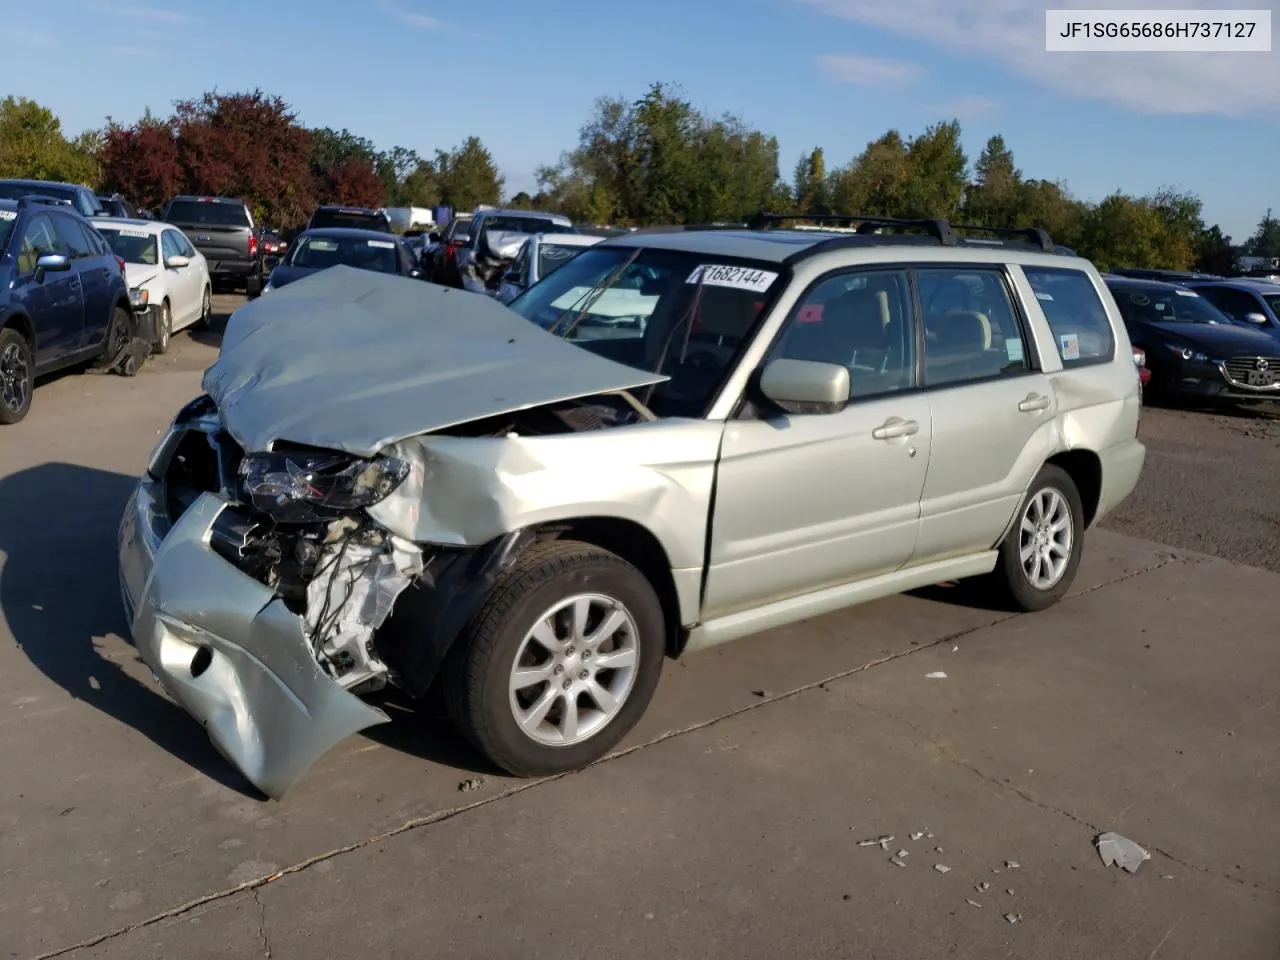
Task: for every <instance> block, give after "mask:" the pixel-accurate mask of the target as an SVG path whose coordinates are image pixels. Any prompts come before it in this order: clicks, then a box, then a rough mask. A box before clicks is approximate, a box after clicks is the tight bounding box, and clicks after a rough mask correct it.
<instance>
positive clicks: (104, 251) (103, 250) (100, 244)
mask: <svg viewBox="0 0 1280 960" xmlns="http://www.w3.org/2000/svg"><path fill="white" fill-rule="evenodd" d="M85 232H86V233H87V234H89V242H90V243H91V244H93V252H94V253H96V254H97V255H98V256H100V257H106V256H110V255H111V247H109V246H108V245H107V241H106V240H104V239H102V234H100V233H99V232H98V231H97V230H94V229H93V228H92V227H91V228H89V229H88V230H86V231H85Z"/></svg>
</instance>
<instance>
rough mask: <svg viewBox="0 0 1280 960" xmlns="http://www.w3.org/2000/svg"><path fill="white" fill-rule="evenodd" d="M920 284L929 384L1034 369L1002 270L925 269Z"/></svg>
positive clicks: (918, 275) (918, 276)
mask: <svg viewBox="0 0 1280 960" xmlns="http://www.w3.org/2000/svg"><path fill="white" fill-rule="evenodd" d="M916 282H917V284H918V285H919V291H920V305H921V308H922V309H923V311H924V333H925V346H924V376H925V386H930V387H938V386H945V385H947V384H956V383H968V382H970V381H974V380H990V379H992V378H995V377H1017V376H1021V375H1022V374H1025V373H1029V372H1031V370H1032V369H1033V367H1032V363H1031V354H1030V352H1029V350H1028V349H1027V337H1026V335H1025V332H1024V330H1023V327H1022V323H1021V322H1020V320H1019V318H1018V311H1017V309H1016V308H1015V307H1014V304H1013V295H1012V293H1011V292H1010V290H1009V285H1008V283H1007V282H1006V280H1005V277H1004V273H1003V271H1001V270H998V269H995V268H993V267H976V268H975V267H937V268H933V267H930V268H922V269H920V270H917V271H916Z"/></svg>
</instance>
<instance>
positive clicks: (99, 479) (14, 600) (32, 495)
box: [0, 336, 1280, 960]
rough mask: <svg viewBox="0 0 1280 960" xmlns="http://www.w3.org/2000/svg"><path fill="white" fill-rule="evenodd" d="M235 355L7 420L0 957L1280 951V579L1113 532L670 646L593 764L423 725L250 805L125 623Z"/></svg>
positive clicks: (160, 365) (400, 728)
mask: <svg viewBox="0 0 1280 960" xmlns="http://www.w3.org/2000/svg"><path fill="white" fill-rule="evenodd" d="M212 356H213V350H212V348H211V347H207V346H202V345H199V344H194V343H190V342H188V341H187V339H186V337H185V336H179V337H178V338H176V340H175V350H174V352H173V353H171V354H170V355H169V356H167V357H164V358H157V360H153V361H152V363H151V364H150V365H149V366H148V368H147V371H146V372H145V373H144V374H143V375H141V376H139V377H137V378H135V379H133V380H125V379H121V378H116V377H100V376H99V377H78V376H67V377H62V378H60V379H58V380H57V381H55V382H54V383H51V384H46V385H43V386H42V387H41V388H40V389H39V390H37V393H36V398H35V407H34V409H33V412H32V415H31V417H29V418H28V420H27V421H26V422H25V423H23V424H21V425H19V426H18V427H15V428H7V429H6V430H5V431H4V432H3V433H0V555H2V556H3V563H2V566H0V609H2V611H3V618H4V624H3V625H0V764H3V769H4V771H5V774H4V776H3V778H0V955H3V956H6V957H14V958H33V957H48V956H53V955H60V956H71V957H76V958H89V957H111V958H116V957H119V958H126V957H128V958H144V957H152V956H155V957H160V956H164V957H166V958H172V957H175V956H178V957H182V958H184V960H195V958H203V957H226V956H237V957H243V956H255V955H262V956H270V957H272V958H275V960H280V958H311V957H329V956H334V955H379V956H386V957H401V956H403V957H415V958H416V957H421V956H424V955H430V956H433V957H467V958H473V957H482V956H496V957H502V956H514V955H517V954H518V955H520V956H525V957H539V956H546V957H588V956H589V957H592V958H607V957H619V958H630V957H650V956H654V955H658V954H665V955H668V956H672V957H686V956H687V957H701V958H711V957H761V958H766V957H769V958H772V957H777V956H780V955H783V954H784V952H790V953H797V954H803V955H805V956H823V957H827V956H833V957H835V956H849V957H869V956H876V957H887V958H896V957H901V958H919V957H934V956H956V957H960V956H972V957H987V956H997V955H998V956H1013V957H1024V956H1025V957H1030V956H1046V957H1048V956H1051V957H1076V956H1081V957H1084V956H1089V957H1091V958H1092V957H1096V956H1099V955H1103V954H1105V955H1107V956H1112V957H1125V958H1127V957H1137V958H1150V957H1160V958H1170V957H1188V958H1192V957H1194V958H1197V960H1201V958H1209V957H1218V956H1221V957H1228V956H1230V957H1232V958H1251V957H1259V958H1262V957H1272V958H1273V957H1275V956H1277V954H1278V953H1280V867H1277V865H1276V860H1275V856H1276V853H1277V852H1278V851H1280V821H1278V819H1277V817H1276V815H1275V799H1274V798H1275V797H1276V795H1277V787H1280V774H1278V773H1277V767H1276V760H1277V749H1276V747H1275V744H1276V742H1277V734H1278V733H1280V719H1278V718H1277V710H1276V704H1277V693H1276V678H1277V677H1280V651H1277V649H1276V644H1275V643H1274V635H1275V631H1274V628H1273V626H1272V623H1273V619H1274V618H1273V616H1272V614H1271V598H1273V597H1274V596H1276V594H1277V592H1280V590H1278V588H1280V576H1277V575H1275V574H1270V573H1266V572H1263V571H1260V570H1256V569H1253V568H1247V567H1239V566H1234V565H1232V564H1229V563H1227V562H1225V561H1221V560H1214V559H1209V558H1206V557H1202V556H1199V555H1193V554H1187V553H1184V552H1182V551H1172V550H1169V549H1167V548H1163V547H1160V546H1158V545H1154V544H1150V543H1146V542H1143V541H1139V540H1133V539H1130V538H1126V537H1121V536H1118V535H1116V534H1111V533H1107V532H1097V533H1094V534H1092V535H1091V536H1090V537H1089V539H1088V546H1087V550H1088V552H1087V553H1086V557H1085V562H1084V564H1083V566H1082V569H1081V573H1080V577H1079V579H1078V581H1077V585H1076V588H1075V590H1074V591H1073V595H1072V597H1071V598H1069V599H1068V600H1067V601H1065V602H1064V603H1063V604H1062V605H1060V606H1059V607H1057V608H1055V609H1053V610H1050V611H1047V612H1045V613H1043V614H1038V615H1035V616H1028V617H1008V616H1007V615H1005V614H1001V613H998V612H993V611H989V610H984V609H981V608H980V607H975V606H970V605H968V603H967V602H966V601H967V600H968V599H969V598H967V597H966V596H964V595H963V593H961V592H959V591H958V590H957V589H950V590H948V589H945V588H939V589H935V590H932V591H925V592H922V593H921V594H920V595H917V596H911V597H896V598H893V599H890V600H887V601H883V602H880V603H875V604H870V605H868V606H865V607H862V608H858V609H856V610H853V611H850V612H847V613H843V614H837V615H833V616H829V617H824V618H820V619H818V620H815V621H811V622H809V623H806V624H802V625H799V626H797V627H793V628H789V629H785V630H780V631H774V632H772V633H770V634H766V635H763V636H760V637H756V638H752V639H750V640H746V641H743V642H740V643H737V644H731V645H729V646H727V647H724V648H722V649H718V650H712V651H708V652H706V653H704V654H701V655H697V656H694V657H690V658H689V659H688V660H686V661H683V662H681V663H672V664H669V665H668V667H667V670H666V675H665V676H664V678H663V683H662V685H661V687H660V688H659V692H658V696H657V698H656V699H655V702H654V704H653V706H652V708H651V709H650V711H649V714H648V716H647V717H646V719H645V721H644V722H643V723H642V725H641V727H640V728H639V729H638V730H637V731H636V732H635V733H634V734H633V735H632V736H631V737H630V738H629V739H628V741H627V742H626V743H625V744H624V746H623V749H622V751H621V754H620V755H618V756H616V757H615V758H614V759H611V760H609V761H607V762H604V763H601V764H599V765H597V766H595V767H593V768H590V769H588V770H586V771H584V772H581V773H578V774H574V775H570V776H566V777H563V778H558V779H555V780H552V781H543V782H525V781H513V780H510V779H507V778H504V777H500V776H497V775H496V774H495V773H494V772H493V771H491V770H487V769H485V768H484V767H483V766H482V761H480V760H479V759H478V758H477V757H476V756H475V755H474V754H473V753H472V752H471V751H470V750H468V749H467V748H466V747H465V746H464V745H463V744H462V743H461V742H460V740H459V739H458V738H457V737H456V735H454V734H453V732H452V730H451V729H450V728H449V727H448V726H447V725H446V724H444V723H442V722H440V721H437V720H433V719H431V718H430V717H422V716H417V715H413V714H410V713H407V712H406V713H404V714H403V715H402V716H400V717H398V718H397V722H395V723H393V724H390V725H387V726H385V727H382V728H379V729H375V730H371V731H369V733H368V735H367V736H357V737H353V738H351V739H350V740H348V741H346V742H344V743H342V744H340V745H339V746H338V747H337V748H335V749H334V750H333V751H332V752H331V753H330V754H328V755H327V756H325V757H324V758H322V760H321V761H320V762H319V763H318V764H317V765H316V766H315V767H314V768H313V769H312V771H311V772H310V774H309V775H308V776H307V777H306V778H305V779H304V780H303V781H302V782H301V783H300V784H299V785H298V787H297V788H296V789H295V791H294V792H293V793H291V794H290V795H289V796H288V797H286V799H285V801H284V802H282V803H273V802H268V801H263V800H261V799H260V798H258V797H257V796H256V795H255V794H254V793H253V791H252V790H251V788H249V787H247V785H245V784H244V783H243V782H242V781H241V780H240V779H239V778H238V777H237V776H236V775H235V774H234V772H233V771H231V770H230V768H228V767H227V765H226V764H225V763H224V762H223V761H222V760H221V759H220V758H219V757H218V756H217V754H216V753H215V752H214V751H213V749H212V748H211V747H210V746H209V745H208V742H207V740H206V739H205V737H204V734H203V732H202V731H201V730H200V729H199V728H198V727H197V726H196V724H195V723H194V721H192V720H190V719H189V718H188V717H187V716H186V714H185V713H183V712H182V711H181V710H179V709H178V708H176V707H174V706H172V705H171V704H169V703H168V701H166V700H165V699H164V698H163V697H162V696H161V694H160V693H159V691H158V689H157V688H156V687H155V686H154V685H153V684H152V683H151V681H150V679H149V677H148V676H147V672H146V670H145V669H144V668H143V667H142V666H141V665H140V664H139V663H138V662H137V661H136V657H135V655H134V653H133V650H132V648H131V647H129V645H128V644H126V643H125V642H124V641H123V640H122V639H121V636H120V635H121V632H122V630H123V623H122V615H121V614H120V612H119V598H118V596H117V591H116V587H115V573H114V556H113V546H114V532H115V525H116V523H117V521H118V519H119V511H120V507H121V505H122V503H123V500H124V497H125V496H126V495H127V492H128V489H129V487H130V485H131V483H132V476H133V475H134V474H136V472H137V471H138V470H139V469H140V468H141V465H142V463H143V462H144V459H145V456H146V453H147V451H148V450H149V449H150V446H151V445H152V443H154V440H155V433H156V431H158V430H159V429H160V428H161V427H162V426H163V424H164V423H165V422H166V421H167V420H168V418H169V417H170V416H171V415H172V413H173V411H174V410H175V409H176V408H177V406H178V405H180V404H181V403H182V402H183V401H185V400H186V399H189V398H190V397H191V396H193V395H194V393H195V392H196V391H197V390H198V372H199V370H200V369H202V368H203V366H204V365H205V364H206V363H207V362H209V360H211V359H212ZM957 648H958V649H957ZM938 670H941V671H945V672H946V673H947V678H946V679H927V678H926V676H925V675H926V674H928V673H930V672H933V671H938ZM389 708H390V709H392V710H396V709H398V708H397V705H396V704H394V703H393V704H389ZM471 777H483V778H484V779H485V783H484V786H483V787H481V788H480V789H479V790H475V791H472V792H461V791H460V790H459V784H460V782H461V781H463V780H465V779H467V778H471ZM926 830H927V831H929V832H932V833H934V835H935V836H934V839H932V840H928V841H927V842H926V840H925V839H923V838H922V839H921V840H919V841H911V840H910V839H909V834H910V833H912V832H913V831H926ZM1101 830H1116V831H1118V832H1120V833H1122V834H1124V835H1126V836H1129V837H1132V838H1133V839H1135V840H1137V841H1138V842H1140V843H1142V844H1144V845H1145V846H1146V847H1147V848H1148V849H1149V850H1151V851H1152V857H1153V859H1152V861H1151V862H1149V863H1147V864H1144V865H1143V867H1142V868H1141V869H1140V870H1139V872H1138V873H1137V874H1135V875H1132V876H1131V875H1128V874H1125V873H1123V872H1122V871H1120V870H1119V869H1117V868H1110V869H1109V868H1106V867H1104V866H1103V865H1102V864H1101V862H1100V861H1099V860H1098V858H1097V856H1096V854H1095V853H1094V851H1093V848H1092V840H1093V836H1094V835H1095V834H1096V833H1097V832H1098V831H1101ZM883 834H893V835H895V837H896V839H895V841H894V842H893V843H892V844H890V846H891V849H890V850H889V851H888V852H883V851H881V850H880V849H879V847H869V848H867V847H859V846H858V845H857V842H858V841H859V840H862V839H865V838H869V837H877V836H880V835H883ZM935 847H941V848H942V851H941V852H937V851H935V850H934V848H935ZM899 848H903V849H907V850H909V851H910V855H909V856H908V857H907V858H906V864H907V865H906V866H905V867H897V866H894V865H893V864H891V863H889V862H888V857H889V855H890V854H891V853H894V852H896V850H897V849H899ZM1006 860H1010V861H1016V862H1017V863H1018V864H1019V866H1018V867H1017V868H1008V867H1006V866H1005V865H1004V864H1005V861H1006ZM938 863H941V864H943V865H946V866H949V867H950V868H951V870H950V871H949V872H947V873H945V874H943V873H940V872H938V871H936V870H935V869H934V864H938ZM996 870H999V871H1001V872H1000V873H994V872H993V871H996ZM272 877H274V878H275V879H270V880H268V879H267V878H272ZM1165 877H1169V878H1170V879H1165ZM983 882H986V883H988V884H990V886H989V889H987V890H979V889H976V887H978V886H979V885H980V884H982V883H983ZM1008 889H1012V890H1013V891H1014V892H1013V893H1012V894H1008V893H1006V892H1005V891H1006V890H1008ZM967 899H971V900H973V901H975V902H976V903H980V904H981V906H977V907H975V906H971V905H970V904H969V903H967V902H966V900H967ZM1006 913H1010V914H1013V915H1015V916H1018V917H1020V920H1019V922H1018V923H1016V924H1009V923H1007V922H1006V921H1005V920H1004V919H1003V915H1004V914H1006ZM77 945H82V946H77Z"/></svg>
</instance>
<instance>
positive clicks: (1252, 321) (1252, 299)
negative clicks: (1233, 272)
mask: <svg viewBox="0 0 1280 960" xmlns="http://www.w3.org/2000/svg"><path fill="white" fill-rule="evenodd" d="M1187 288H1188V289H1189V290H1194V291H1195V292H1196V293H1198V294H1200V296H1202V297H1204V298H1205V299H1206V300H1208V301H1209V302H1210V303H1212V304H1213V305H1214V306H1215V307H1217V308H1218V309H1219V310H1221V311H1222V312H1223V313H1225V314H1226V315H1227V316H1228V317H1230V318H1231V319H1232V320H1234V321H1235V322H1236V323H1238V324H1240V326H1242V327H1249V328H1250V329H1253V330H1259V331H1261V332H1262V333H1267V334H1270V335H1271V336H1272V337H1274V338H1276V339H1280V283H1272V282H1271V281H1269V280H1252V279H1249V278H1247V277H1240V278H1238V279H1235V280H1217V281H1214V282H1212V283H1189V284H1187Z"/></svg>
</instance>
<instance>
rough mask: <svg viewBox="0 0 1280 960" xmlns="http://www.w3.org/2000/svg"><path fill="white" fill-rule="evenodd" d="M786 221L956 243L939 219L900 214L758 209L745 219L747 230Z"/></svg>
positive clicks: (949, 230)
mask: <svg viewBox="0 0 1280 960" xmlns="http://www.w3.org/2000/svg"><path fill="white" fill-rule="evenodd" d="M788 220H808V221H810V222H812V223H847V224H851V225H852V224H857V233H858V234H859V235H861V236H865V235H867V234H872V233H875V232H876V231H878V230H881V229H883V228H885V227H889V228H899V229H904V230H915V231H920V230H923V231H924V232H926V233H928V234H929V235H930V236H932V237H933V238H934V239H935V240H937V241H938V242H939V243H941V244H943V245H944V246H951V245H952V244H954V243H955V236H954V234H952V232H951V226H950V225H949V224H948V223H947V221H945V220H940V219H903V218H900V217H877V216H866V215H863V214H857V213H852V214H849V213H819V214H807V213H769V212H767V211H761V212H760V213H757V214H756V215H755V216H753V217H752V218H751V219H750V220H749V221H747V227H748V229H750V230H768V229H769V228H770V227H775V226H777V225H778V224H780V223H784V222H786V221H788Z"/></svg>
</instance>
